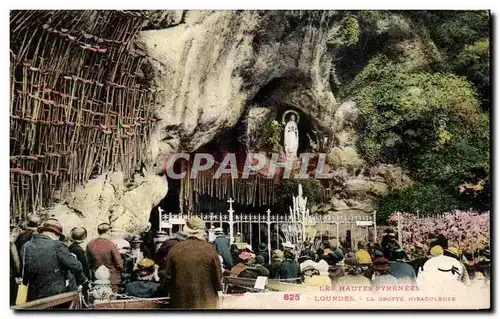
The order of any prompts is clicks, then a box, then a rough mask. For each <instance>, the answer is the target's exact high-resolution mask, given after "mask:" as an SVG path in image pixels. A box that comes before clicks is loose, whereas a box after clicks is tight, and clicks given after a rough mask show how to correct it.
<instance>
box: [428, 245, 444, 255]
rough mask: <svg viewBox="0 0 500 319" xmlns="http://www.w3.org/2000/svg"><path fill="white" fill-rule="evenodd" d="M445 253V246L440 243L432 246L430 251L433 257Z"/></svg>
mask: <svg viewBox="0 0 500 319" xmlns="http://www.w3.org/2000/svg"><path fill="white" fill-rule="evenodd" d="M443 253H444V250H443V247H441V246H439V245H437V246H434V247H432V248H431V251H430V255H431V256H432V257H434V256H439V255H442V254H443Z"/></svg>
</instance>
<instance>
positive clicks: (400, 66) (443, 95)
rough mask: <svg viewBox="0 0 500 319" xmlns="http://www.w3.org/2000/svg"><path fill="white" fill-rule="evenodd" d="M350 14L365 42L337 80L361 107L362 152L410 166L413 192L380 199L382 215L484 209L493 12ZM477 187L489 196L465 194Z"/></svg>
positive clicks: (348, 55)
mask: <svg viewBox="0 0 500 319" xmlns="http://www.w3.org/2000/svg"><path fill="white" fill-rule="evenodd" d="M353 15H354V16H355V17H356V19H357V20H358V24H359V28H360V36H359V38H360V39H359V41H358V43H357V45H356V46H355V47H354V48H351V49H349V50H348V51H346V52H343V55H342V59H341V60H340V61H342V62H341V63H338V64H337V67H338V70H336V74H338V78H339V81H338V82H339V83H341V84H342V82H345V84H343V85H342V86H341V87H339V92H338V93H339V94H338V95H340V97H341V99H354V100H355V101H356V102H357V104H358V107H359V109H360V118H359V121H358V129H359V140H358V145H357V147H358V152H359V154H360V155H362V156H363V158H364V159H365V160H366V161H367V162H368V164H371V165H378V164H380V163H391V164H397V165H398V166H401V167H403V168H405V169H406V170H407V171H408V172H409V174H410V176H411V177H412V179H413V180H414V181H415V182H416V185H417V186H414V187H413V188H412V189H410V190H407V191H406V192H405V193H399V194H392V195H390V196H387V197H384V198H383V199H382V200H381V202H380V204H381V207H382V208H381V209H383V210H386V211H387V212H388V213H392V212H393V211H394V210H406V211H415V210H417V209H418V210H420V211H421V212H423V211H424V210H426V211H429V212H438V211H444V210H450V209H454V208H460V206H461V205H462V206H465V207H474V208H481V209H484V208H488V206H489V194H487V193H488V192H489V174H490V168H489V162H490V161H489V159H490V157H489V152H490V147H489V142H490V141H489V132H490V130H489V116H488V113H486V112H484V111H488V110H489V103H490V101H489V93H490V91H489V88H490V83H489V75H490V74H489V72H490V70H489V58H490V53H489V51H490V50H489V48H490V43H489V40H488V38H489V28H490V26H489V24H490V16H489V12H487V11H458V10H457V11H399V12H391V11H359V12H356V13H354V14H353ZM341 53H342V52H341ZM344 61H345V62H344ZM344 69H346V70H348V71H343V70H344ZM480 181H485V182H486V187H485V188H484V191H483V190H481V191H477V192H474V194H473V195H471V194H468V195H467V194H465V193H461V192H459V189H460V187H461V186H462V185H464V183H470V184H471V185H475V184H477V183H478V182H480ZM429 203H432V204H429ZM430 206H433V207H434V208H432V207H430Z"/></svg>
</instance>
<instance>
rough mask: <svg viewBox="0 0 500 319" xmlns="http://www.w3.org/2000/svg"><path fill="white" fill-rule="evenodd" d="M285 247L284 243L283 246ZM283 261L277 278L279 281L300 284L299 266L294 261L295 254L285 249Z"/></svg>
mask: <svg viewBox="0 0 500 319" xmlns="http://www.w3.org/2000/svg"><path fill="white" fill-rule="evenodd" d="M283 245H284V246H285V243H284V244H283ZM284 257H285V260H283V262H282V263H281V266H280V272H279V276H280V279H281V280H287V281H288V282H295V283H298V282H300V278H301V274H300V266H299V263H298V262H297V261H296V260H295V254H294V253H293V251H292V249H290V248H288V249H285V252H284Z"/></svg>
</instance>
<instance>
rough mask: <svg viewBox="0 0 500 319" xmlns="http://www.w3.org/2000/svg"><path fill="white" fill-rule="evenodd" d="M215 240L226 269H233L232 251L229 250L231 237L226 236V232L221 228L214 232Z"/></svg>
mask: <svg viewBox="0 0 500 319" xmlns="http://www.w3.org/2000/svg"><path fill="white" fill-rule="evenodd" d="M214 235H215V239H214V242H213V245H214V246H215V249H216V250H217V253H218V254H219V255H220V256H222V259H223V260H224V268H225V269H231V267H233V257H232V256H231V251H230V249H229V237H227V236H226V235H224V231H223V230H222V228H221V227H218V228H216V229H215V230H214Z"/></svg>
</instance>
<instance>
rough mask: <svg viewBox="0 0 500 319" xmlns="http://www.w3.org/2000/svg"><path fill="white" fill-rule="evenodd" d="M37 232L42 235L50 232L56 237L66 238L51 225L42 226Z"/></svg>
mask: <svg viewBox="0 0 500 319" xmlns="http://www.w3.org/2000/svg"><path fill="white" fill-rule="evenodd" d="M37 230H38V232H39V233H42V232H44V231H48V232H51V233H54V234H56V235H59V236H62V237H65V236H64V234H63V233H62V232H61V231H59V230H58V229H56V228H54V227H51V226H50V225H46V226H40V227H38V229H37Z"/></svg>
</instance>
